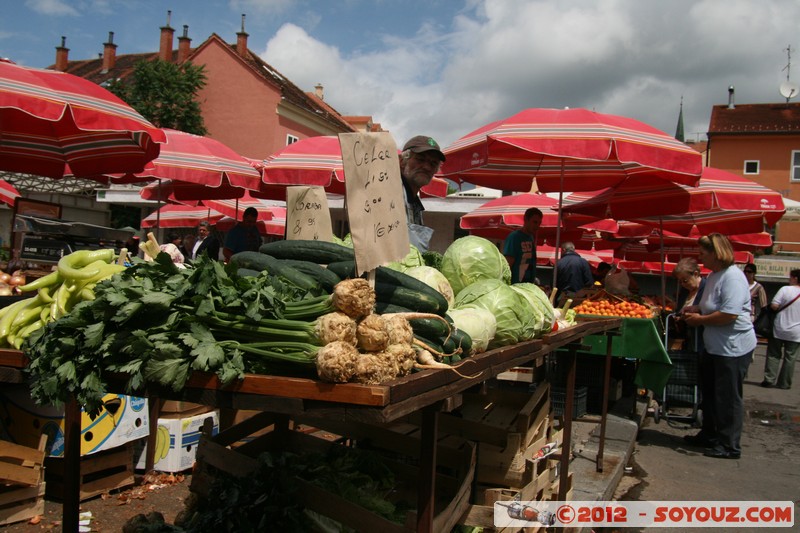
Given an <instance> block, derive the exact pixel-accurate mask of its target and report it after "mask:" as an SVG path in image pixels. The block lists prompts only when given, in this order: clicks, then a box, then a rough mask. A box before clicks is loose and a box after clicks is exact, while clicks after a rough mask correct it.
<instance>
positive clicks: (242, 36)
mask: <svg viewBox="0 0 800 533" xmlns="http://www.w3.org/2000/svg"><path fill="white" fill-rule="evenodd" d="M244 17H245V15H244V14H242V31H240V32H237V33H236V53H237V54H239V55H240V56H242V57H247V32H245V31H244Z"/></svg>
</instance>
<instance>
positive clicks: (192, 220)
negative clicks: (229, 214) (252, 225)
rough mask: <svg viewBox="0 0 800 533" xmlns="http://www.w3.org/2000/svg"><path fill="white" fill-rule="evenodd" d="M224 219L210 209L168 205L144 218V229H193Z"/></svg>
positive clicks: (221, 215)
mask: <svg viewBox="0 0 800 533" xmlns="http://www.w3.org/2000/svg"><path fill="white" fill-rule="evenodd" d="M222 217H223V214H222V213H219V212H217V211H214V210H213V209H210V208H208V207H202V206H201V207H193V206H188V205H173V204H167V205H165V206H162V207H161V208H160V209H158V210H157V211H153V212H152V213H150V214H149V215H147V216H146V217H145V218H143V219H142V227H143V228H155V227H161V228H193V227H195V226H197V224H199V223H200V222H201V221H203V220H206V221H208V222H209V223H210V224H215V223H216V222H217V221H218V220H219V219H221V218H222Z"/></svg>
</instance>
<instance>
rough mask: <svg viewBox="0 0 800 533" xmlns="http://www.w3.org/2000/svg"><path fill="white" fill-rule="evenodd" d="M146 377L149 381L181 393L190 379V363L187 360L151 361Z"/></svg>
mask: <svg viewBox="0 0 800 533" xmlns="http://www.w3.org/2000/svg"><path fill="white" fill-rule="evenodd" d="M144 377H145V379H146V380H147V381H150V382H153V383H159V384H161V385H165V386H171V387H172V389H173V390H175V391H179V390H181V389H183V386H184V385H185V384H186V380H187V379H188V377H189V363H188V362H187V361H186V360H185V359H164V360H156V359H151V360H149V361H148V362H147V365H146V366H145V369H144Z"/></svg>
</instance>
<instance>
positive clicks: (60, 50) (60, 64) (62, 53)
mask: <svg viewBox="0 0 800 533" xmlns="http://www.w3.org/2000/svg"><path fill="white" fill-rule="evenodd" d="M66 44H67V38H66V37H64V36H63V35H62V36H61V46H56V70H58V71H61V72H66V70H67V62H68V61H69V48H67V47H66V46H65V45H66Z"/></svg>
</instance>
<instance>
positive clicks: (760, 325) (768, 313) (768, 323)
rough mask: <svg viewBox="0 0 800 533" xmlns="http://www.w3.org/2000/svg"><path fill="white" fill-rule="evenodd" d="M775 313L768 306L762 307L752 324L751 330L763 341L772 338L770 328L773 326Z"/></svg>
mask: <svg viewBox="0 0 800 533" xmlns="http://www.w3.org/2000/svg"><path fill="white" fill-rule="evenodd" d="M775 315H776V312H775V311H773V310H772V307H770V306H769V305H767V306H764V307H763V308H761V311H759V313H758V316H757V317H756V319H755V321H754V322H753V328H755V330H756V335H758V336H759V337H764V338H765V339H771V338H772V327H773V325H774V324H775Z"/></svg>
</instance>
